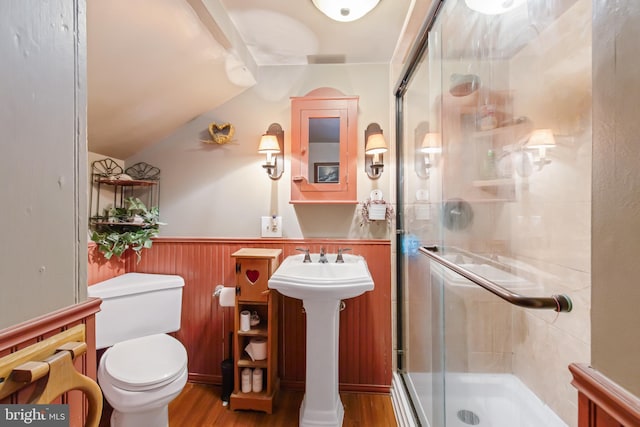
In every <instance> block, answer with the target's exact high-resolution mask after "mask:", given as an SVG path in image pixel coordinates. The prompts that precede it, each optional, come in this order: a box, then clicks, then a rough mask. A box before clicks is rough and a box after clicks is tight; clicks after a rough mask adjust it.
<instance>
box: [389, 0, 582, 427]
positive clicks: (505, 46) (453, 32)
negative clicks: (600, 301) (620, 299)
mask: <svg viewBox="0 0 640 427" xmlns="http://www.w3.org/2000/svg"><path fill="white" fill-rule="evenodd" d="M490 3H495V2H490V1H485V2H474V1H471V0H466V1H465V0H447V1H445V2H443V6H442V8H441V9H440V10H439V12H438V14H437V17H436V19H435V21H434V24H433V26H432V27H431V28H430V29H429V33H428V38H427V40H428V43H427V47H426V49H425V50H424V54H423V55H422V57H421V58H420V59H419V60H418V61H417V64H416V65H415V67H413V69H412V70H413V71H412V75H411V78H410V80H409V83H408V84H407V87H406V90H405V92H404V93H403V95H402V102H401V105H402V108H401V109H400V111H399V113H398V114H399V121H400V123H401V124H402V138H401V142H400V143H401V144H402V159H401V162H402V167H401V168H399V170H401V171H402V172H401V176H399V177H398V181H399V182H400V183H401V184H402V188H401V189H399V191H398V194H402V198H401V202H402V203H401V206H399V210H401V211H402V214H403V223H402V232H403V239H402V243H403V244H402V248H401V258H400V259H399V263H398V268H401V269H402V283H401V284H400V286H401V287H402V289H401V290H402V301H401V302H402V313H403V318H402V324H403V334H402V342H403V363H402V364H401V367H402V369H401V372H402V373H403V378H404V379H405V383H406V384H407V388H408V389H409V391H410V394H411V396H412V399H413V400H414V406H415V407H416V412H417V413H418V418H419V420H420V422H421V423H422V424H423V425H431V426H432V427H444V426H446V425H461V426H462V425H469V424H470V425H474V423H475V422H476V421H477V419H476V418H475V417H476V416H479V414H478V412H477V411H476V410H474V409H473V408H469V407H468V406H469V405H467V404H455V405H453V402H471V401H473V398H472V396H475V397H477V396H479V395H483V394H484V395H489V394H490V393H492V392H493V390H497V389H500V390H502V391H504V390H511V391H512V392H511V393H509V392H508V393H506V394H501V395H500V396H503V397H504V396H515V394H516V392H515V391H513V390H515V389H513V387H515V386H514V384H518V385H522V386H523V388H522V389H521V390H522V393H520V392H518V393H520V394H521V395H522V396H528V397H529V398H528V399H524V400H523V401H524V402H526V403H525V404H524V405H525V406H527V405H530V404H531V405H533V404H534V403H536V404H537V402H541V403H540V405H538V407H541V408H542V409H543V410H542V412H544V408H547V409H550V410H552V412H554V413H555V414H557V416H558V417H559V419H561V420H562V422H564V423H566V424H567V425H571V426H574V425H576V423H577V421H576V412H577V411H576V410H575V402H574V400H575V399H574V391H573V390H572V389H571V387H570V385H569V384H570V381H571V379H570V373H569V372H568V369H567V365H568V364H569V363H570V362H571V361H575V360H589V352H590V345H589V339H590V338H589V336H590V330H589V324H590V321H589V306H590V250H589V248H590V209H591V1H589V0H528V1H525V0H522V1H515V2H509V5H511V6H513V7H512V8H510V9H508V10H504V11H500V12H501V13H494V12H495V11H493V12H490V11H486V10H481V6H482V5H483V4H484V5H485V6H486V5H487V4H490ZM498 3H500V4H501V5H503V6H504V5H506V4H507V3H506V2H498ZM431 244H434V245H437V246H438V247H439V248H441V250H444V253H446V254H447V256H448V257H450V258H449V260H450V261H451V262H454V263H455V264H457V265H459V266H461V267H463V268H465V269H475V271H476V272H477V274H478V275H480V276H482V277H485V278H486V277H487V276H490V277H489V279H490V280H492V279H491V277H492V278H494V279H496V280H498V282H500V281H502V283H503V284H509V285H512V284H514V283H515V284H517V285H518V286H521V288H520V289H521V290H522V293H524V294H526V295H529V296H543V295H547V296H548V295H552V294H569V295H570V296H571V297H572V299H573V300H574V301H577V303H576V304H575V305H576V308H575V309H574V311H573V312H571V313H570V314H568V315H567V314H561V315H559V316H556V314H555V313H553V311H551V312H549V311H541V310H540V311H537V310H524V309H521V308H512V307H510V306H509V305H508V304H507V305H504V304H505V303H503V302H502V301H501V300H496V297H493V296H492V295H484V294H483V292H486V291H483V290H478V289H474V288H473V286H470V284H469V283H464V279H461V278H458V277H455V273H453V274H454V275H453V276H452V273H451V272H449V273H446V272H445V273H443V272H439V271H440V270H441V269H442V267H439V266H433V265H432V263H431V262H429V261H427V260H421V259H420V255H419V254H420V251H419V249H418V248H420V247H421V246H424V245H431ZM544 349H553V350H551V351H545V350H544ZM498 378H500V379H501V382H496V381H497V379H498ZM480 379H482V381H484V386H483V387H484V388H483V387H478V384H479V383H480V382H482V381H480ZM494 380H496V381H494ZM494 386H495V387H494ZM502 391H501V392H502ZM505 398H506V397H505ZM460 399H462V400H460ZM500 399H502V397H500V398H497V399H494V400H491V401H484V403H482V405H485V408H484V409H482V410H480V412H482V413H484V414H485V415H484V417H487V416H488V415H486V414H487V413H488V412H486V411H485V409H487V408H488V406H491V405H494V404H495V402H496V401H498V400H500ZM449 403H451V404H452V405H449ZM512 405H516V406H513V407H514V408H519V409H518V411H523V410H522V409H521V408H522V407H521V406H518V405H517V404H514V403H513V402H511V401H509V403H508V407H511V406H512ZM534 406H535V405H534ZM454 407H455V408H457V409H456V410H455V411H454V410H453V409H454ZM467 411H468V412H467ZM483 411H484V412H483ZM503 412H505V413H508V412H509V410H507V409H505V407H503ZM523 413H528V412H523ZM474 414H475V415H474ZM541 416H542V417H543V418H542V419H545V418H544V417H545V416H546V415H541ZM530 418H531V419H532V420H535V419H538V418H536V417H535V416H533V415H532V416H531V417H530ZM485 419H486V418H485ZM495 422H496V423H498V424H492V425H502V424H499V423H500V422H501V421H495ZM549 422H550V421H549ZM449 423H451V424H449ZM460 423H462V424H460ZM519 423H520V424H511V426H516V427H517V426H520V425H522V426H525V425H529V424H526V421H524V420H522V421H519ZM476 424H477V423H476ZM480 425H481V424H480ZM505 425H510V424H505ZM533 425H535V424H533ZM549 425H555V424H549ZM560 425H561V424H560Z"/></svg>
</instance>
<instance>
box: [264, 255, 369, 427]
mask: <svg viewBox="0 0 640 427" xmlns="http://www.w3.org/2000/svg"><path fill="white" fill-rule="evenodd" d="M326 257H327V260H328V262H327V263H324V264H321V263H319V262H318V259H319V258H320V254H312V255H311V262H310V263H304V262H303V260H304V255H302V254H300V255H292V256H289V257H287V258H286V259H285V260H284V262H283V263H282V264H280V267H278V269H277V270H276V271H275V273H273V275H272V276H271V277H270V278H269V288H271V289H275V290H277V291H278V292H280V293H281V294H283V295H286V296H288V297H292V298H297V299H301V300H302V303H303V305H304V309H305V313H306V318H307V319H306V320H307V337H306V346H307V349H306V353H307V369H306V373H305V394H304V398H303V399H302V405H301V406H300V420H299V426H300V427H318V426H322V427H341V426H342V421H343V419H344V407H343V406H342V402H341V400H340V395H339V393H338V344H339V337H338V334H339V331H340V327H339V326H340V310H341V308H340V306H341V303H340V302H341V300H343V299H347V298H353V297H357V296H358V295H361V294H363V293H365V292H367V291H370V290H373V279H372V278H371V273H369V268H368V267H367V262H366V261H365V260H364V258H363V257H361V256H357V255H350V254H347V255H343V256H342V258H343V259H344V263H336V257H337V255H336V254H328V255H327V256H326ZM346 310H349V306H346Z"/></svg>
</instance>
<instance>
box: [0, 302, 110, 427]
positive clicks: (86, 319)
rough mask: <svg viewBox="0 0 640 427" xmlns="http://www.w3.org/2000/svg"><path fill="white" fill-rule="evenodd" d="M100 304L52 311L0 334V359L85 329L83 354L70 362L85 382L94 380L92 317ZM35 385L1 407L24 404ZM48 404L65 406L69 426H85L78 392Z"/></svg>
mask: <svg viewBox="0 0 640 427" xmlns="http://www.w3.org/2000/svg"><path fill="white" fill-rule="evenodd" d="M99 305H100V300H98V299H94V298H91V299H88V300H87V301H85V302H83V303H80V304H75V305H73V306H70V307H67V308H63V309H60V310H56V311H54V312H52V313H48V314H46V315H44V316H40V317H38V318H35V319H32V320H29V321H27V322H24V323H20V324H17V325H14V326H11V327H9V328H6V329H4V330H0V357H2V356H6V355H8V354H11V353H14V352H16V351H18V350H21V349H23V348H26V347H29V346H30V345H32V344H35V343H37V342H40V341H42V340H44V339H47V338H50V337H52V336H54V335H57V334H59V333H60V332H63V331H65V330H67V329H69V328H71V327H73V326H76V325H80V324H84V325H85V342H86V343H87V351H86V352H85V353H84V354H83V355H82V356H80V357H78V358H76V359H75V360H74V362H73V363H74V366H75V368H76V370H77V371H78V372H80V373H82V374H83V375H86V376H88V377H89V378H91V379H93V380H95V379H96V368H97V362H96V339H95V313H96V312H97V311H98V310H99ZM34 387H35V384H32V385H30V386H28V387H25V388H23V389H21V390H20V391H18V392H16V393H14V394H12V395H10V396H8V397H7V398H5V399H3V400H0V403H2V404H16V403H26V402H27V401H28V399H29V397H30V396H31V394H32V393H33V391H34ZM52 403H65V404H68V405H69V418H70V420H69V425H70V426H71V427H81V426H83V425H85V417H86V414H87V410H88V406H87V405H88V401H87V399H86V398H85V397H84V395H83V394H82V392H81V391H78V390H73V391H69V392H66V393H64V394H62V396H60V397H58V398H57V399H56V400H54V401H53V402H52Z"/></svg>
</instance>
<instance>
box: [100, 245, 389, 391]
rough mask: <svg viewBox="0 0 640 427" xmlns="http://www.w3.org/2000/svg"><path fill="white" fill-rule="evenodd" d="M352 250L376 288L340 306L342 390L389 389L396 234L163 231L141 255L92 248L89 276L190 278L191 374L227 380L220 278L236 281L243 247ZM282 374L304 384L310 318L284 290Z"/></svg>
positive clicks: (227, 318) (185, 328) (291, 384)
mask: <svg viewBox="0 0 640 427" xmlns="http://www.w3.org/2000/svg"><path fill="white" fill-rule="evenodd" d="M321 247H324V248H325V250H326V251H327V253H336V252H337V249H338V248H351V249H352V251H351V252H350V253H352V254H355V255H362V256H364V258H365V259H366V260H367V263H368V266H369V270H370V271H371V276H372V278H373V281H374V283H375V289H374V290H373V291H371V292H367V293H365V294H363V295H361V296H359V297H357V298H351V299H348V300H347V301H346V308H345V309H344V310H343V311H342V312H341V314H340V360H339V369H340V378H339V380H340V390H343V391H359V392H382V393H388V392H389V390H390V387H391V377H392V350H393V349H392V342H391V339H392V338H391V324H392V322H391V262H390V260H391V243H390V241H388V240H346V239H344V240H333V239H246V240H234V239H209V238H170V237H166V238H157V239H154V241H153V247H152V248H151V249H148V250H145V251H144V252H143V254H142V259H141V260H140V261H139V262H138V261H137V259H136V256H135V255H130V256H129V257H126V258H125V259H124V260H114V259H112V260H109V261H106V260H104V259H103V258H102V257H101V255H100V253H99V252H97V250H96V248H95V246H94V247H93V248H92V247H91V246H90V248H89V268H88V271H89V282H88V283H89V284H90V285H91V284H94V283H97V282H100V281H102V280H105V279H108V278H110V277H115V276H118V275H120V274H123V273H125V272H139V273H159V274H177V275H179V276H182V277H183V278H184V280H185V287H184V294H183V308H182V327H181V329H180V331H178V332H177V333H176V334H175V336H176V337H177V338H178V339H179V340H180V341H181V342H182V343H183V344H184V346H185V347H186V348H187V352H188V355H189V380H190V381H192V382H201V383H208V384H221V383H222V370H221V362H222V361H223V360H224V359H226V358H227V357H229V354H230V348H231V345H232V342H231V341H229V338H230V334H231V333H232V332H233V308H230V307H220V306H219V304H218V301H217V300H216V299H215V298H214V297H213V292H214V290H215V287H216V285H224V286H235V260H234V259H233V258H232V257H231V254H232V253H234V252H235V251H237V250H238V249H240V248H268V249H282V259H280V261H282V260H283V259H284V258H286V257H287V256H289V255H293V254H298V253H299V252H298V251H297V250H296V248H309V250H310V251H311V252H319V251H320V248H321ZM278 312H279V316H280V322H279V324H280V328H279V340H278V342H279V346H280V348H279V367H278V369H279V375H280V379H281V385H282V387H283V388H288V389H291V390H302V389H304V378H305V360H306V353H305V340H306V332H305V331H306V324H305V315H304V312H303V310H302V302H301V301H299V300H296V299H292V298H288V297H283V298H281V302H280V307H279V310H278Z"/></svg>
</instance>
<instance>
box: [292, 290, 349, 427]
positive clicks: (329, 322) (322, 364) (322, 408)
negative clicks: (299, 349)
mask: <svg viewBox="0 0 640 427" xmlns="http://www.w3.org/2000/svg"><path fill="white" fill-rule="evenodd" d="M303 305H304V309H305V312H306V314H307V370H306V371H307V372H306V385H305V394H304V399H303V400H302V406H301V407H300V427H311V426H326V427H329V426H331V427H340V426H342V419H343V418H344V408H343V406H342V401H340V394H339V393H338V342H339V330H340V300H336V299H324V298H313V299H311V298H309V299H305V300H303Z"/></svg>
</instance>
